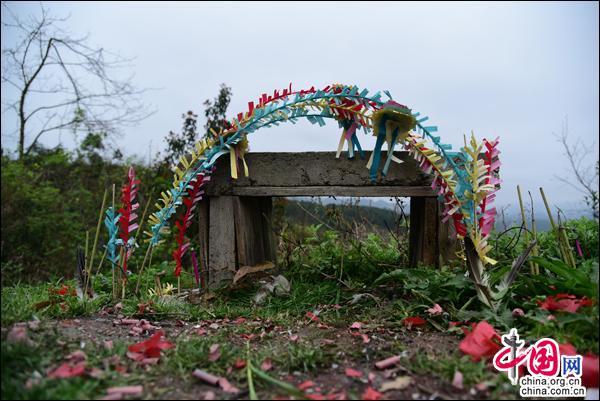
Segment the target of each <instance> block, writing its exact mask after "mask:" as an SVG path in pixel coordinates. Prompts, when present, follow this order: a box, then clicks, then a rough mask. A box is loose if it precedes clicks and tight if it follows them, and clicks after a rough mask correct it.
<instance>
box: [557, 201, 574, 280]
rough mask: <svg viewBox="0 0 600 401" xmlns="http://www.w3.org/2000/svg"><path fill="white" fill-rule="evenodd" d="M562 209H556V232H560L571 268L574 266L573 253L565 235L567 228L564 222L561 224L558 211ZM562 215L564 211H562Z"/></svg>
mask: <svg viewBox="0 0 600 401" xmlns="http://www.w3.org/2000/svg"><path fill="white" fill-rule="evenodd" d="M561 212H562V210H560V209H558V233H559V234H560V237H561V240H562V242H563V244H564V246H565V249H566V250H567V258H568V260H569V265H570V266H571V267H573V268H575V267H576V262H575V255H573V249H571V244H569V237H567V230H566V229H565V226H564V224H562V220H561V219H560V213H561ZM563 215H564V213H563Z"/></svg>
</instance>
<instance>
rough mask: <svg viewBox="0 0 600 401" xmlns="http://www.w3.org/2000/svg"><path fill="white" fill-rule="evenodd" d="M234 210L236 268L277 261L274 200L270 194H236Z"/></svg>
mask: <svg viewBox="0 0 600 401" xmlns="http://www.w3.org/2000/svg"><path fill="white" fill-rule="evenodd" d="M235 199H236V207H235V209H234V221H235V243H236V259H237V267H238V268H239V267H241V266H254V265H257V264H259V263H264V262H273V263H276V253H275V247H274V235H273V232H272V230H271V228H270V227H271V218H272V209H273V202H272V198H271V197H269V196H262V197H247V196H244V197H235Z"/></svg>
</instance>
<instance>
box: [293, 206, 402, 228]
mask: <svg viewBox="0 0 600 401" xmlns="http://www.w3.org/2000/svg"><path fill="white" fill-rule="evenodd" d="M334 209H336V210H337V212H339V213H341V214H342V215H343V216H344V218H345V219H346V220H347V221H350V222H357V223H361V224H362V223H363V222H364V220H366V221H367V222H369V223H370V224H371V225H373V226H374V228H376V229H378V230H382V231H387V227H388V226H389V227H390V228H391V227H394V226H395V224H396V223H395V221H396V219H398V217H399V216H398V214H396V213H395V212H394V210H392V209H387V208H381V207H373V206H360V205H359V206H355V205H348V204H340V203H329V204H319V203H316V202H310V201H299V200H293V199H288V202H287V204H286V206H285V212H284V213H285V216H286V218H287V219H288V220H290V221H292V222H294V223H298V224H303V225H310V224H319V223H320V222H325V223H327V224H330V223H332V221H333V220H332V218H331V214H332V213H333V211H334ZM386 223H387V226H386Z"/></svg>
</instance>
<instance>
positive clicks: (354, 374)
mask: <svg viewBox="0 0 600 401" xmlns="http://www.w3.org/2000/svg"><path fill="white" fill-rule="evenodd" d="M362 375H363V373H362V372H361V371H360V370H356V369H352V368H346V376H348V377H362Z"/></svg>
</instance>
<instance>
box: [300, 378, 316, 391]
mask: <svg viewBox="0 0 600 401" xmlns="http://www.w3.org/2000/svg"><path fill="white" fill-rule="evenodd" d="M314 386H315V382H313V381H312V380H306V381H304V382H302V383H300V384H299V385H298V389H300V390H302V391H304V390H306V389H308V388H311V387H314Z"/></svg>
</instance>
